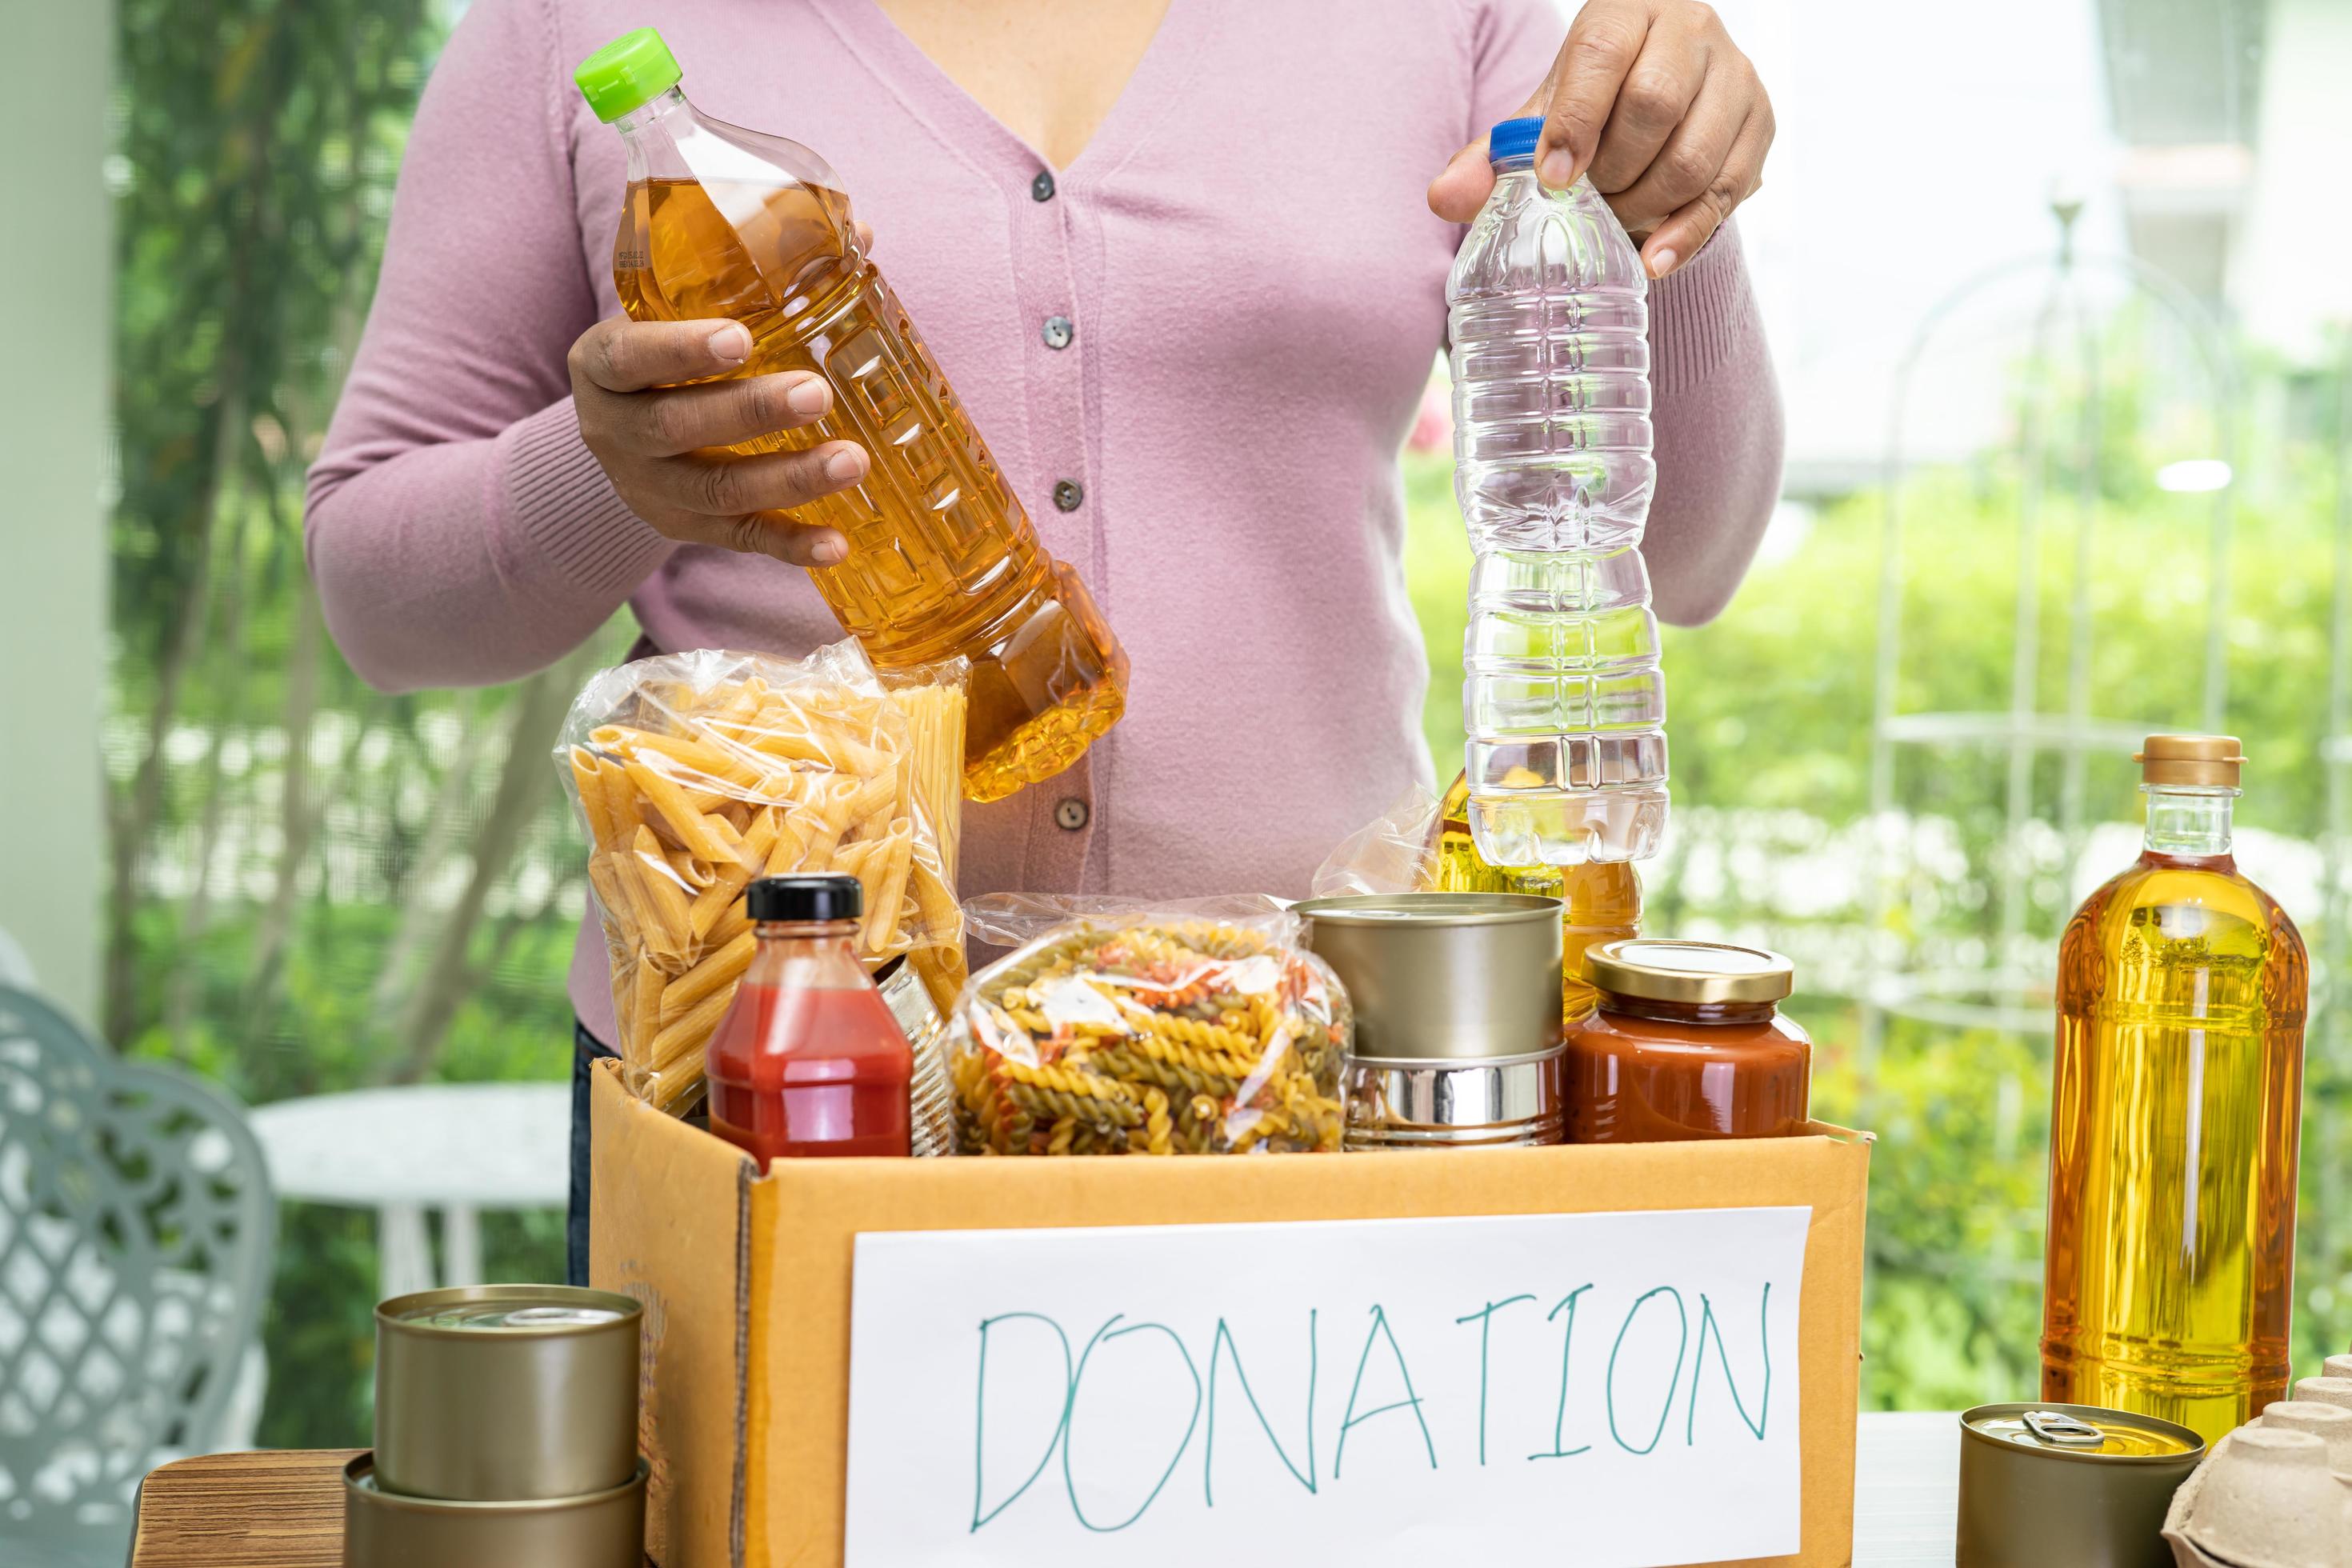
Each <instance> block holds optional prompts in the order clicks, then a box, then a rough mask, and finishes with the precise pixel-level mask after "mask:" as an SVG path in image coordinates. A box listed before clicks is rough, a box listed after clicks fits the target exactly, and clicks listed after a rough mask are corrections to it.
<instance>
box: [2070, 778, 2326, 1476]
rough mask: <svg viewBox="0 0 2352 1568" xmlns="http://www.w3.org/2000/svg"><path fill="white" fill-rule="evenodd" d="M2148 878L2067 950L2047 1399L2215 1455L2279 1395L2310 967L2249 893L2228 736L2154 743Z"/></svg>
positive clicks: (2127, 873)
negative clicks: (2182, 1429)
mask: <svg viewBox="0 0 2352 1568" xmlns="http://www.w3.org/2000/svg"><path fill="white" fill-rule="evenodd" d="M2137 760H2138V762H2139V763H2140V768H2141V779H2142V782H2141V785H2140V787H2141V790H2142V792H2143V793H2144V794H2145V795H2147V837H2146V840H2145V843H2144V847H2142V849H2141V851H2140V857H2139V858H2138V860H2137V861H2136V862H2134V863H2133V864H2132V865H2131V866H2130V867H2128V868H2126V869H2125V870H2124V871H2123V872H2122V874H2120V875H2119V876H2117V877H2116V878H2115V879H2112V880H2111V881H2109V882H2108V883H2107V884H2106V885H2105V887H2103V888H2101V889H2099V890H2098V891H2096V892H2095V893H2093V894H2092V895H2091V896H2090V898H2089V899H2088V900H2086V901H2085V902H2084V905H2083V907H2082V908H2081V909H2080V910H2077V911H2075V914H2074V919H2073V920H2072V921H2069V922H2068V923H2067V926H2066V932H2065V935H2064V936H2063V938H2062V939H2061V940H2060V943H2059V949H2058V1043H2057V1059H2056V1067H2055V1081H2054V1083H2053V1092H2052V1105H2051V1112H2050V1228H2049V1237H2048V1247H2047V1254H2046V1258H2045V1271H2044V1279H2043V1293H2042V1398H2044V1399H2046V1400H2050V1401H2052V1402H2053V1403H2065V1404H2073V1405H2104V1406H2106V1407H2108V1408H2111V1409H2118V1410H2132V1411H2137V1412H2139V1413H2141V1414H2143V1415H2157V1416H2161V1417H2163V1418H2164V1419H2166V1420H2168V1421H2176V1422H2179V1424H2180V1425H2182V1426H2189V1427H2192V1428H2194V1429H2195V1430H2196V1431H2198V1432H2199V1433H2200V1434H2202V1435H2203V1436H2204V1437H2205V1439H2206V1441H2207V1442H2209V1443H2210V1442H2212V1441H2214V1440H2216V1439H2218V1438H2219V1437H2220V1436H2221V1434H2222V1433H2224V1432H2227V1431H2228V1430H2229V1429H2230V1428H2231V1427H2232V1426H2238V1425H2240V1424H2241V1423H2242V1422H2245V1421H2247V1420H2250V1419H2252V1417H2253V1415H2256V1414H2257V1413H2259V1412H2260V1411H2261V1410H2262V1408H2263V1405H2267V1404H2268V1403H2270V1402H2271V1401H2272V1400H2274V1399H2284V1398H2285V1397H2286V1390H2287V1378H2288V1368H2287V1321H2288V1315H2289V1309H2290V1306H2291V1304H2292V1303H2291V1296H2292V1290H2293V1285H2294V1188H2295V1159H2296V1142H2297V1133H2298V1131H2299V1130H2300V1126H2301V1121H2302V1105H2303V1100H2302V1091H2303V1025H2304V1010H2305V1001H2306V996H2307V993H2308V990H2309V984H2310V965H2309V962H2308V960H2307V959H2306V957H2305V952H2304V945H2303V938H2302V937H2301V936H2300V935H2298V934H2297V933H2296V931H2295V929H2294V921H2291V920H2289V919H2288V918H2287V916H2286V912H2285V911H2284V910H2282V909H2280V908H2279V906H2278V903H2277V901H2276V900H2273V899H2272V897H2271V896H2270V895H2269V894H2268V893H2265V892H2263V890H2262V889H2260V888H2258V887H2256V886H2254V884H2253V883H2252V882H2251V881H2248V880H2247V879H2246V878H2245V877H2244V876H2242V875H2241V874H2240V872H2239V870H2238V868H2237V862H2236V861H2235V860H2234V859H2233V858H2232V857H2231V852H2230V807H2231V801H2232V800H2234V799H2235V798H2236V796H2237V794H2238V776H2239V769H2240V766H2241V764H2242V763H2243V761H2244V758H2243V756H2242V754H2241V752H2240V751H2239V748H2238V742H2236V741H2235V740H2233V739H2231V738H2230V737H2228V736H2223V735H2151V736H2149V737H2148V738H2147V745H2146V748H2145V749H2144V750H2143V751H2142V752H2141V753H2140V755H2139V757H2138V759H2137Z"/></svg>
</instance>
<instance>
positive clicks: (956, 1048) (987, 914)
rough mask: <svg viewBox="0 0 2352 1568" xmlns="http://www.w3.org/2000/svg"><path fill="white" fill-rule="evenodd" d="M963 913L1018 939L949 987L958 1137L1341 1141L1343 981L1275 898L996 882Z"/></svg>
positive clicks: (988, 932)
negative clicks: (1065, 893)
mask: <svg viewBox="0 0 2352 1568" xmlns="http://www.w3.org/2000/svg"><path fill="white" fill-rule="evenodd" d="M965 914H966V918H967V919H968V920H969V921H970V922H971V930H972V932H973V934H974V935H976V936H978V937H980V938H981V939H982V940H983V941H986V942H1000V943H1005V944H1017V948H1016V951H1015V952H1013V953H1012V954H1010V955H1009V956H1007V957H1005V958H1003V959H1002V960H1000V961H999V962H997V963H992V964H990V965H989V966H988V967H987V968H985V969H983V970H982V971H981V972H980V973H978V974H976V975H974V976H973V977H972V981H971V984H970V985H968V986H966V987H965V988H964V994H963V998H962V1000H961V1002H960V1003H958V1005H957V1009H956V1018H955V1022H954V1035H953V1038H952V1042H951V1045H950V1060H949V1073H950V1078H951V1079H952V1080H953V1087H954V1091H955V1111H956V1148H957V1152H959V1153H964V1154H1239V1153H1272V1152H1315V1153H1323V1152H1338V1150H1339V1138H1340V1131H1341V1123H1342V1118H1341V1113H1340V1107H1339V1062H1340V1058H1341V1057H1342V1056H1343V1055H1344V1054H1345V1053H1346V1051H1347V1049H1348V1044H1349V1037H1350V1035H1351V1033H1352V1027H1353V1026H1352V1020H1351V1016H1350V1015H1349V1009H1348V998H1347V994H1346V992H1345V991H1344V990H1342V989H1341V987H1340V984H1339V978H1338V977H1337V976H1336V975H1334V974H1333V973H1331V971H1330V970H1329V968H1328V967H1327V966H1326V965H1325V964H1324V963H1323V961H1322V960H1320V959H1318V958H1317V957H1316V956H1315V955H1314V954H1313V953H1311V952H1307V951H1306V950H1305V949H1304V948H1302V947H1301V946H1299V944H1298V933H1299V923H1298V921H1297V917H1296V916H1294V915H1292V914H1291V913H1290V912H1289V910H1287V909H1286V908H1285V907H1284V906H1283V905H1281V904H1280V903H1278V902H1276V900H1273V899H1270V898H1255V899H1222V900H1202V901H1199V902H1193V903H1157V904H1153V903H1138V902H1132V901H1128V900H1112V899H1055V898H1045V897H1040V896H1037V895H1033V894H992V895H990V896H988V897H986V898H981V899H974V900H972V901H971V904H970V905H969V906H968V907H967V909H966V910H965Z"/></svg>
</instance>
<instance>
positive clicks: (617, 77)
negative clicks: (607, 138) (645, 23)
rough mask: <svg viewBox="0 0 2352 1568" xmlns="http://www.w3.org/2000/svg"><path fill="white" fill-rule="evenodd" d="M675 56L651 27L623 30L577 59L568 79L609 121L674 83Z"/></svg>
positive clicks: (644, 102)
mask: <svg viewBox="0 0 2352 1568" xmlns="http://www.w3.org/2000/svg"><path fill="white" fill-rule="evenodd" d="M682 74H683V73H682V72H680V71H679V70H678V68H677V56H675V55H673V54H671V53H670V52H669V46H668V45H667V44H665V43H663V42H662V39H661V35H660V34H659V33H656V32H655V31H654V30H653V29H652V28H651V27H639V28H638V29H637V30H636V31H635V32H634V33H624V34H622V35H621V36H620V37H617V38H614V40H613V41H612V42H611V43H609V44H606V45H605V46H604V47H603V48H601V49H598V50H597V51H596V52H595V53H594V54H593V55H590V56H589V57H588V58H586V59H584V60H582V61H581V62H580V68H579V69H578V70H575V71H573V72H572V80H573V81H575V82H577V83H579V84H580V95H581V96H582V97H583V98H585V99H586V100H588V107H589V108H591V109H593V110H595V111H596V118H597V119H599V120H601V121H604V123H605V124H607V125H610V124H611V123H613V121H615V120H618V119H620V118H621V116H623V115H624V114H626V113H628V112H629V111H630V110H636V109H642V108H644V107H645V106H646V104H648V103H651V102H652V101H653V100H655V99H656V98H659V97H660V96H661V95H662V94H663V93H666V92H667V91H668V90H669V89H671V88H674V87H676V86H677V81H678V78H679V76H680V75H682Z"/></svg>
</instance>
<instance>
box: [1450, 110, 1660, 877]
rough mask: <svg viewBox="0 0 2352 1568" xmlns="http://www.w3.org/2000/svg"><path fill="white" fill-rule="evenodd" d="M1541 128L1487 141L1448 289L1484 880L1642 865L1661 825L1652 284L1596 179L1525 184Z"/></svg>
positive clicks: (1469, 714)
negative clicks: (1525, 869) (1646, 526)
mask: <svg viewBox="0 0 2352 1568" xmlns="http://www.w3.org/2000/svg"><path fill="white" fill-rule="evenodd" d="M1542 127H1543V121H1541V120H1540V119H1537V118H1528V119H1523V120H1506V121H1503V122H1502V123H1501V124H1499V125H1497V126H1496V127H1495V129H1494V132H1493V135H1492V137H1491V139H1490V148H1491V156H1492V157H1493V159H1494V163H1495V193H1494V195H1491V196H1489V197H1488V198H1487V200H1486V207H1485V208H1484V210H1482V211H1481V212H1480V213H1479V214H1478V217H1477V220H1476V221H1475V223H1473V224H1472V225H1471V226H1470V234H1469V237H1468V238H1466V239H1465V240H1464V241H1463V243H1462V252H1461V254H1460V255H1459V256H1458V257H1456V258H1455V259H1454V272H1453V276H1452V277H1451V278H1449V279H1447V281H1446V287H1445V299H1446V303H1447V306H1448V307H1449V310H1448V318H1447V320H1448V326H1449V335H1450V337H1451V340H1452V343H1453V367H1454V494H1455V495H1456V496H1458V497H1459V498H1460V500H1461V502H1462V516H1463V518H1464V520H1465V521H1466V522H1467V523H1468V524H1469V528H1470V544H1471V548H1472V549H1473V550H1475V552H1477V557H1478V561H1477V566H1476V568H1475V571H1474V573H1473V574H1472V576H1471V580H1470V630H1469V633H1468V636H1467V637H1466V639H1465V647H1464V649H1463V654H1464V658H1463V683H1462V719H1463V724H1464V728H1465V731H1466V732H1467V735H1468V742H1467V745H1466V747H1465V754H1464V765H1465V772H1466V773H1467V776H1468V779H1469V785H1470V799H1469V820H1470V828H1471V832H1472V833H1473V835H1474V836H1475V837H1476V839H1477V841H1478V849H1479V852H1480V853H1481V854H1482V855H1484V856H1485V857H1486V859H1487V860H1488V861H1490V862H1491V863H1492V864H1494V865H1496V866H1573V865H1578V864H1581V863H1583V862H1585V861H1590V860H1639V859H1643V858H1647V857H1649V856H1650V855H1652V854H1654V853H1655V852H1656V850H1657V847H1658V839H1659V837H1660V836H1661V835H1662V834H1663V833H1664V830H1665V826H1666V735H1665V721H1666V689H1665V680H1664V676H1663V675H1661V674H1660V672H1659V669H1658V623H1657V617H1656V616H1654V615H1652V614H1651V613H1650V574H1649V570H1648V568H1647V567H1646V566H1644V565H1643V561H1642V552H1641V549H1640V545H1641V542H1642V527H1643V523H1644V522H1645V521H1647V520H1648V518H1649V513H1650V492H1651V489H1652V487H1653V485H1654V481H1655V479H1656V477H1657V465H1656V462H1655V461H1654V459H1653V458H1652V457H1651V455H1650V341H1649V306H1648V303H1647V300H1646V296H1647V293H1648V283H1647V279H1645V277H1644V275H1643V270H1642V261H1641V257H1640V254H1639V253H1638V252H1637V251H1636V250H1635V249H1634V247H1633V241H1632V240H1630V239H1628V238H1627V237H1625V231H1624V229H1623V228H1622V226H1620V225H1619V224H1618V222H1617V218H1616V215H1615V214H1613V213H1612V212H1611V211H1610V210H1609V206H1608V204H1607V203H1605V202H1603V201H1602V200H1601V196H1600V195H1599V194H1598V193H1597V192H1595V191H1594V190H1593V189H1592V186H1591V184H1589V183H1588V182H1585V181H1581V180H1580V181H1578V182H1577V184H1575V185H1574V186H1573V187H1572V188H1570V189H1569V190H1565V191H1553V190H1547V189H1546V188H1545V187H1544V186H1543V185H1541V184H1538V182H1537V180H1536V173H1535V153H1536V139H1537V134H1538V132H1539V131H1541V129H1542Z"/></svg>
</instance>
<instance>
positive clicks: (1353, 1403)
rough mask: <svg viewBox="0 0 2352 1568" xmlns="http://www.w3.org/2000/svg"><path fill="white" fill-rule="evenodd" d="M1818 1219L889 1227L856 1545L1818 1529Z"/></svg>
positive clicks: (986, 1546) (1421, 1552) (865, 1384)
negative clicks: (1801, 1321) (1806, 1344)
mask: <svg viewBox="0 0 2352 1568" xmlns="http://www.w3.org/2000/svg"><path fill="white" fill-rule="evenodd" d="M1811 1214H1812V1211H1811V1209H1809V1208H1747V1209H1702V1210H1688V1211H1680V1212H1657V1213H1643V1214H1598V1215H1506V1216H1496V1217H1492V1218H1465V1219H1408V1220H1357V1221H1334V1222H1316V1223H1301V1224H1276V1225H1212V1226H1123V1227H1118V1228H1106V1229H1093V1230H999V1231H916V1232H898V1233H888V1234H867V1235H861V1236H860V1237H858V1238H857V1252H856V1273H855V1276H854V1279H855V1284H854V1293H855V1300H854V1302H853V1308H852V1327H851V1344H850V1383H849V1477H848V1520H847V1529H848V1539H847V1560H848V1564H849V1568H884V1565H886V1564H887V1565H889V1568H908V1565H909V1564H931V1563H957V1564H965V1563H980V1564H986V1563H1006V1564H1014V1563H1017V1564H1021V1565H1023V1568H1035V1565H1037V1564H1057V1563H1072V1564H1075V1563H1087V1564H1089V1565H1093V1564H1099V1563H1107V1562H1111V1561H1116V1562H1118V1563H1120V1564H1121V1565H1122V1568H1129V1565H1133V1568H1153V1565H1158V1564H1166V1565H1169V1568H1177V1565H1181V1568H1199V1565H1200V1564H1201V1563H1204V1562H1211V1561H1235V1562H1242V1561H1246V1562H1251V1563H1286V1562H1296V1563H1328V1564H1347V1563H1430V1562H1469V1561H1494V1562H1497V1563H1501V1562H1544V1563H1592V1564H1621V1565H1623V1568H1649V1565H1652V1564H1665V1563H1703V1562H1714V1561H1718V1560H1722V1559H1736V1558H1743V1557H1766V1556H1773V1555H1777V1554H1780V1553H1785V1552H1795V1551H1796V1550H1797V1549H1798V1542H1799V1526H1800V1521H1799V1475H1800V1470H1799V1458H1798V1433H1797V1389H1798V1375H1797V1310H1798V1304H1799V1301H1800V1300H1801V1286H1802V1282H1803V1269H1804V1246H1805V1231H1806V1227H1807V1226H1808V1225H1809V1224H1810V1223H1811ZM1480 1552H1491V1553H1493V1554H1494V1555H1493V1556H1492V1558H1491V1559H1482V1558H1479V1557H1477V1556H1475V1554H1476V1553H1480ZM1531 1552H1539V1553H1540V1555H1530V1553H1531Z"/></svg>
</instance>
